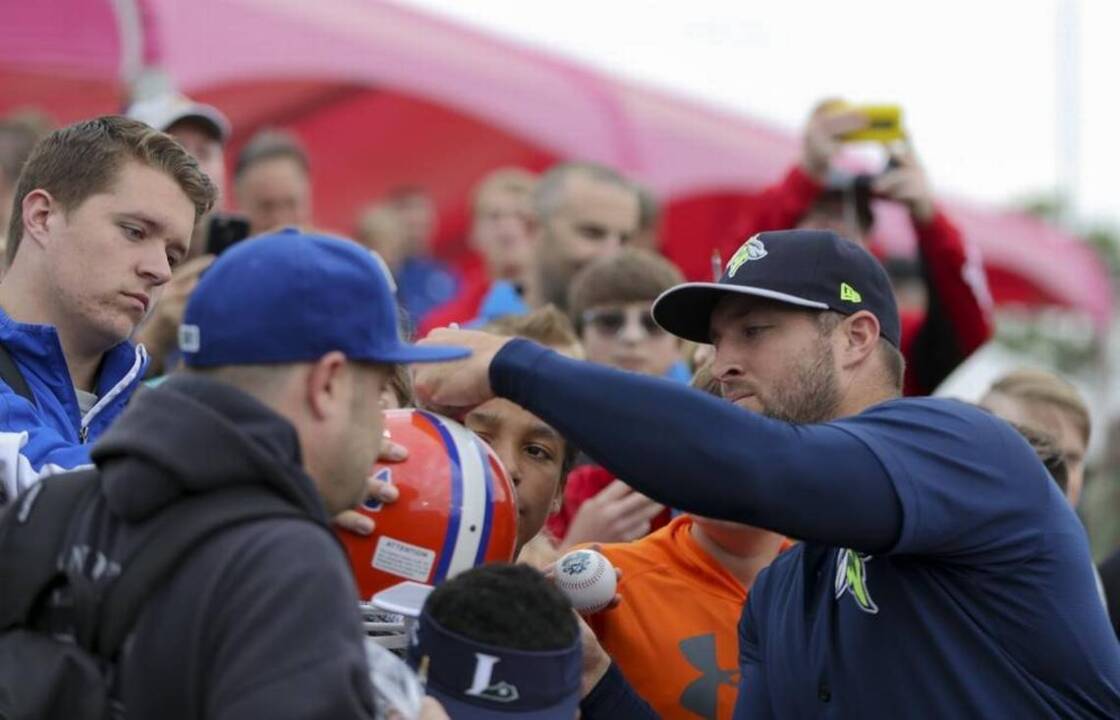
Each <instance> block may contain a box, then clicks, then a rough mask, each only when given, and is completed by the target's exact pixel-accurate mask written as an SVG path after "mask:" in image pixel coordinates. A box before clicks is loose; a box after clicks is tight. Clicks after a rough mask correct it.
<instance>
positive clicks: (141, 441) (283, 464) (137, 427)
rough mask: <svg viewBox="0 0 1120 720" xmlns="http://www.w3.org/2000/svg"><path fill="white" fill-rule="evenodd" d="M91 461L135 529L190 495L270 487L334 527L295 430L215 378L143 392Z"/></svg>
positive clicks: (186, 379)
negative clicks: (246, 486) (304, 464)
mask: <svg viewBox="0 0 1120 720" xmlns="http://www.w3.org/2000/svg"><path fill="white" fill-rule="evenodd" d="M199 448H204V450H199ZM91 456H92V458H93V462H94V463H95V464H96V465H97V467H98V469H99V470H101V473H102V487H103V492H104V495H105V498H106V501H107V503H108V506H109V508H110V509H111V510H112V512H113V514H114V515H117V516H118V517H120V518H122V519H124V520H126V521H128V522H133V523H135V522H141V521H143V520H145V519H147V518H149V517H151V516H153V515H155V514H156V513H158V512H159V511H160V510H162V509H164V508H165V507H167V506H168V505H170V504H171V503H173V502H175V501H176V499H178V498H180V497H182V496H184V495H187V494H191V493H196V492H205V491H209V490H215V489H219V488H224V487H232V486H234V485H239V484H253V485H260V484H262V483H263V484H265V485H267V486H269V487H270V488H271V489H272V490H273V491H274V492H276V493H277V494H279V495H281V496H282V497H284V498H285V499H288V500H289V501H291V502H292V503H293V504H295V505H297V506H299V507H301V508H304V509H305V510H306V511H307V512H308V513H309V514H310V515H311V516H312V517H314V518H315V519H316V520H319V521H321V522H323V523H324V524H325V523H327V522H328V518H327V515H326V510H325V509H324V508H323V504H322V501H321V500H320V499H319V495H318V492H317V491H316V489H315V485H314V483H313V481H312V480H311V478H310V477H308V476H307V474H306V472H304V470H303V467H302V461H301V457H300V449H299V439H298V437H297V435H296V431H295V428H294V427H293V426H292V424H291V423H289V422H288V421H287V420H285V419H284V418H283V417H281V416H280V415H279V414H277V413H276V412H275V411H273V410H272V409H271V408H269V407H267V406H265V405H264V404H263V403H261V402H260V401H258V400H256V399H255V398H253V397H250V396H249V395H247V394H246V393H243V392H241V391H239V390H237V389H236V388H233V387H232V386H229V385H226V384H224V383H220V382H217V381H214V380H210V379H208V378H204V377H200V376H197V375H188V374H183V375H176V376H174V377H172V378H170V379H169V380H167V381H166V382H165V383H163V384H162V385H160V386H159V387H157V388H151V389H146V390H143V391H141V392H139V393H137V395H136V397H135V398H134V399H133V401H132V403H131V405H130V406H129V407H128V409H127V410H126V411H125V413H124V414H123V415H121V417H120V418H119V419H118V420H117V422H116V423H114V424H113V426H112V427H111V428H110V429H109V430H108V431H107V432H106V433H105V434H104V435H103V436H102V438H101V440H100V441H99V442H98V443H97V444H96V445H95V446H94V447H93V450H92V452H91Z"/></svg>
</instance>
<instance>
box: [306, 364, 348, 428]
mask: <svg viewBox="0 0 1120 720" xmlns="http://www.w3.org/2000/svg"><path fill="white" fill-rule="evenodd" d="M352 374H353V372H352V369H351V368H350V367H349V365H348V364H347V363H346V356H345V355H343V354H342V353H340V352H338V351H337V350H334V351H331V352H329V353H327V354H326V355H324V356H323V357H321V358H319V359H318V360H317V361H315V363H314V364H313V365H312V366H311V369H310V371H309V372H308V373H307V376H306V377H305V379H304V394H305V397H306V399H307V407H308V409H309V410H310V412H311V416H312V417H314V418H315V419H316V420H328V419H330V418H333V417H334V416H335V415H337V414H338V413H339V412H341V411H342V408H346V407H349V406H350V402H351V398H350V395H351V393H353V383H354V378H353V377H352Z"/></svg>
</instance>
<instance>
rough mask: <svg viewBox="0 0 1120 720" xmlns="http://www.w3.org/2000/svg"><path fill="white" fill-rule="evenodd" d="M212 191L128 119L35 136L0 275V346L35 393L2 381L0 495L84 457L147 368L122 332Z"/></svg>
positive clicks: (177, 152) (137, 317) (167, 274)
mask: <svg viewBox="0 0 1120 720" xmlns="http://www.w3.org/2000/svg"><path fill="white" fill-rule="evenodd" d="M214 194H215V191H214V186H213V184H212V183H211V182H210V180H209V179H208V178H207V176H206V175H205V174H204V173H203V172H202V171H201V170H200V169H199V167H198V163H197V162H195V160H194V159H193V158H192V157H191V156H190V155H189V154H188V153H187V152H186V151H185V150H184V149H183V148H182V147H181V146H180V145H179V144H178V143H176V142H175V141H174V140H173V139H171V138H170V137H169V136H167V135H164V134H163V133H160V132H157V131H156V130H153V129H152V128H150V127H148V126H147V125H145V124H144V123H141V122H138V121H136V120H129V119H126V118H123V117H101V118H96V119H94V120H88V121H85V122H80V123H76V124H74V125H71V126H69V127H65V128H62V129H60V130H57V131H55V132H53V133H51V134H50V135H49V136H47V137H46V138H44V139H43V141H42V142H40V143H39V145H38V146H36V148H35V150H34V151H33V152H32V154H31V157H30V158H28V161H27V164H26V165H25V166H24V168H23V172H22V173H21V175H20V179H19V182H18V184H17V188H16V194H15V200H14V203H13V208H12V217H11V222H10V225H9V229H8V238H9V240H8V249H7V253H8V255H7V260H8V270H7V272H6V273H5V275H4V279H3V282H2V283H0V345H2V346H3V348H4V349H5V350H6V351H7V353H8V354H9V355H10V357H11V358H12V360H13V361H14V363H15V366H16V368H18V371H19V375H22V377H23V379H24V381H25V382H26V384H27V389H28V390H29V391H30V394H31V395H32V396H33V397H31V398H28V397H23V396H22V395H21V394H20V393H19V392H18V391H17V389H16V388H14V387H12V378H11V377H6V378H5V382H3V383H0V506H3V504H5V503H6V501H7V500H8V499H10V498H12V497H15V496H16V495H17V494H18V493H19V492H21V491H22V490H24V489H25V488H27V487H28V486H30V485H31V484H33V483H34V482H35V481H36V480H38V479H39V478H40V477H43V476H45V475H49V474H51V473H54V472H58V471H60V470H69V469H72V468H75V467H79V466H82V465H86V464H88V463H89V450H88V448H87V445H86V443H88V442H90V441H92V440H95V439H97V437H98V436H99V435H100V434H101V433H102V432H103V431H104V430H105V428H106V427H108V426H109V424H110V423H111V422H112V420H113V419H114V418H115V417H116V416H117V415H118V414H119V413H120V411H121V410H122V409H123V408H124V406H125V404H126V403H127V402H128V399H129V398H130V397H131V395H132V393H133V391H134V390H135V389H136V387H137V385H138V383H139V382H140V380H141V379H142V378H143V376H144V370H145V368H146V366H147V363H148V357H147V354H146V353H145V351H144V349H143V347H136V346H134V345H133V344H132V343H130V342H129V338H130V337H131V336H132V334H133V332H135V330H136V328H137V326H139V325H140V323H141V322H143V320H144V318H145V317H147V315H148V313H149V312H150V311H151V309H152V308H153V307H154V306H155V304H156V303H157V302H158V301H159V298H160V295H161V294H162V292H163V289H164V285H165V284H166V283H167V282H168V280H170V279H171V270H172V268H173V267H175V265H177V264H178V263H179V262H180V261H181V260H183V259H185V258H186V255H187V251H188V248H189V247H190V241H191V233H192V231H193V229H194V226H195V221H196V220H197V219H198V218H199V217H200V216H202V215H203V214H205V213H206V212H207V211H208V210H209V209H210V206H211V205H212V204H213V202H214ZM10 374H11V373H7V375H10ZM17 384H18V383H17Z"/></svg>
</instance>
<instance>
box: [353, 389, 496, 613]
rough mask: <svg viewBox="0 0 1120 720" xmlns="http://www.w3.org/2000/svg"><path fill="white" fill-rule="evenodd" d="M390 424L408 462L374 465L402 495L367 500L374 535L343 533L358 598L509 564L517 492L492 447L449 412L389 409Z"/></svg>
mask: <svg viewBox="0 0 1120 720" xmlns="http://www.w3.org/2000/svg"><path fill="white" fill-rule="evenodd" d="M385 429H386V431H387V435H388V437H390V438H391V439H392V440H393V441H394V442H396V443H399V444H401V445H403V446H405V447H406V448H408V459H407V460H405V461H403V462H399V463H384V464H381V463H379V464H377V465H376V466H374V476H375V477H377V478H378V479H380V480H384V481H386V482H389V483H392V484H393V485H395V486H396V487H397V489H398V490H399V491H400V497H399V498H398V499H397V500H396V501H395V502H392V503H388V504H381V503H378V502H375V501H369V502H367V503H366V504H365V505H364V506H363V507H361V508H360V509H359V510H360V512H362V513H364V514H366V515H368V516H369V517H370V518H372V519H373V521H374V523H375V528H374V531H373V534H372V535H369V536H361V535H356V534H354V533H351V532H347V531H345V530H338V531H337V532H338V535H339V537H340V538H341V539H342V542H343V544H344V545H345V547H346V551H347V553H348V554H349V556H350V565H351V568H352V569H353V571H354V578H355V580H356V581H357V585H358V591H359V594H360V599H361V600H363V601H368V600H369V599H370V598H371V597H372V596H373V595H374V594H375V593H377V592H380V591H382V590H386V589H388V588H390V587H392V586H394V585H397V584H398V583H401V582H404V581H406V580H411V581H414V582H418V583H424V584H427V585H438V584H439V583H441V582H443V581H444V580H446V579H447V578H449V577H452V576H454V575H456V574H457V573H460V572H462V571H464V570H468V569H470V568H472V567H475V566H476V565H481V564H483V563H488V562H509V561H511V560H512V559H513V553H514V548H515V546H516V543H517V496H516V494H515V492H514V487H513V483H512V482H511V481H510V478H509V476H508V475H507V474H506V471H505V468H503V467H502V463H501V461H500V460H498V456H497V455H496V454H495V453H494V451H493V450H492V449H490V446H489V445H487V444H486V443H484V442H483V441H482V440H480V439H479V438H478V437H477V436H476V435H475V434H474V433H472V432H471V431H470V430H467V429H466V428H465V427H463V426H462V425H460V424H459V423H457V422H455V421H454V420H450V419H448V418H446V417H443V416H440V415H436V414H435V413H431V412H427V411H424V410H412V409H403V410H388V411H386V413H385Z"/></svg>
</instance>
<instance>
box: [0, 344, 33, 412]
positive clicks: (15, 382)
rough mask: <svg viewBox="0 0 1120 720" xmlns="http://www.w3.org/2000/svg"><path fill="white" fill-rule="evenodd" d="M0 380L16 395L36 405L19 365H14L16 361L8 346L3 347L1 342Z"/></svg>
mask: <svg viewBox="0 0 1120 720" xmlns="http://www.w3.org/2000/svg"><path fill="white" fill-rule="evenodd" d="M0 380H3V381H4V382H5V383H6V384H7V385H8V387H10V388H11V389H12V391H13V392H15V394H16V395H19V396H20V397H21V398H24V399H25V400H27V401H28V402H30V403H31V404H32V405H35V406H36V407H37V406H38V403H37V402H35V395H34V394H33V393H32V392H31V387H30V386H29V385H28V384H27V379H26V378H25V377H23V372H22V371H20V369H19V365H16V361H15V360H13V359H12V354H11V353H9V352H8V348H6V347H4V344H3V343H0Z"/></svg>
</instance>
